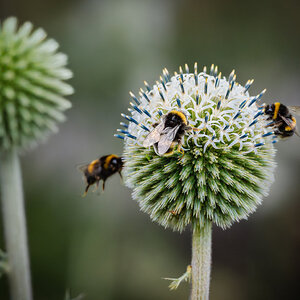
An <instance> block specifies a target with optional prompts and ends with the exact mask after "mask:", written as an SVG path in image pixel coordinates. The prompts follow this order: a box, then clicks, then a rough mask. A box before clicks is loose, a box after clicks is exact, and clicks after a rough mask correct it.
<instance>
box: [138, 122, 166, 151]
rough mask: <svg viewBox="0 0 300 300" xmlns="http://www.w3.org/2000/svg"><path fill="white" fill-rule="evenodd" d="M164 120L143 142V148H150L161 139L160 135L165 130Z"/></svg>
mask: <svg viewBox="0 0 300 300" xmlns="http://www.w3.org/2000/svg"><path fill="white" fill-rule="evenodd" d="M164 126H165V123H164V119H163V120H162V121H161V122H160V123H159V124H158V125H157V126H156V127H155V128H154V129H153V130H152V131H151V132H150V133H149V134H148V135H147V137H146V138H145V140H144V142H143V147H149V146H152V145H153V144H155V143H157V142H158V141H159V139H160V135H161V133H162V131H163V130H164Z"/></svg>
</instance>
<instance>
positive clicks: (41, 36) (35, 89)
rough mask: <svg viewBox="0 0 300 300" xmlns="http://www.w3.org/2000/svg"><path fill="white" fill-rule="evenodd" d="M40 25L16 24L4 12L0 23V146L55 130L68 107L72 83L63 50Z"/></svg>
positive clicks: (26, 142) (23, 144) (25, 143)
mask: <svg viewBox="0 0 300 300" xmlns="http://www.w3.org/2000/svg"><path fill="white" fill-rule="evenodd" d="M46 37H47V35H46V33H45V31H44V30H43V29H40V28H39V29H36V30H34V29H33V25H32V24H31V23H30V22H25V23H24V24H22V25H21V26H20V27H19V28H18V26H17V19H16V18H14V17H10V18H8V19H6V20H4V21H3V22H2V24H0V105H1V112H0V148H1V149H2V150H7V149H10V148H12V147H15V148H19V149H20V148H21V149H23V148H27V147H29V146H32V145H34V144H36V143H37V142H38V141H40V140H43V139H45V138H46V137H47V135H48V134H49V133H50V132H56V131H57V125H56V123H57V122H61V121H64V119H65V116H64V114H63V112H64V111H65V110H66V109H68V108H70V107H71V104H70V102H69V101H68V100H66V99H65V98H64V96H67V95H70V94H72V93H73V88H72V87H71V86H70V85H68V84H66V83H64V82H63V81H64V80H66V79H69V78H71V77H72V72H71V71H70V70H68V69H67V68H65V66H66V63H67V57H66V55H64V54H62V53H59V52H57V49H58V43H57V42H56V41H54V40H53V39H47V38H46Z"/></svg>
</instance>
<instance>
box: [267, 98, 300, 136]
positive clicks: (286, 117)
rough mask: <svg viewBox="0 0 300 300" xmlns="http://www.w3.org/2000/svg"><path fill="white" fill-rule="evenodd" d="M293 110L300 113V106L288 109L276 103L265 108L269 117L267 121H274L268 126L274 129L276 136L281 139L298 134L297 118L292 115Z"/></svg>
mask: <svg viewBox="0 0 300 300" xmlns="http://www.w3.org/2000/svg"><path fill="white" fill-rule="evenodd" d="M291 110H293V111H294V112H295V113H299V106H291V107H288V106H285V105H284V104H282V103H279V102H275V103H273V104H268V105H266V106H265V108H264V113H265V114H266V115H267V116H269V117H268V118H267V120H272V122H271V123H270V124H269V125H268V126H269V127H272V128H274V133H275V135H277V136H279V137H281V138H286V137H290V136H293V135H294V133H297V132H296V130H297V127H296V118H295V117H294V116H293V115H292V114H291Z"/></svg>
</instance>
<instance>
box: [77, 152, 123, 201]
mask: <svg viewBox="0 0 300 300" xmlns="http://www.w3.org/2000/svg"><path fill="white" fill-rule="evenodd" d="M122 168H123V160H122V157H118V156H116V155H114V154H110V155H105V156H102V157H100V158H99V159H96V160H93V161H92V162H91V163H89V164H87V165H85V166H83V167H81V168H80V169H81V170H82V171H83V174H84V176H85V180H86V184H87V186H86V188H85V194H86V193H87V192H88V189H89V187H90V186H91V185H93V184H95V183H96V187H98V186H99V182H100V180H102V181H103V190H104V188H105V181H106V179H107V178H108V177H110V176H111V175H113V174H115V173H117V172H118V173H119V174H120V176H121V177H122V175H121V170H122ZM85 194H84V195H85Z"/></svg>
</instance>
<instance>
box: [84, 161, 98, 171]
mask: <svg viewBox="0 0 300 300" xmlns="http://www.w3.org/2000/svg"><path fill="white" fill-rule="evenodd" d="M97 163H99V159H96V160H93V161H92V162H91V163H90V164H89V165H88V168H87V170H88V172H89V173H92V172H93V170H94V166H95V164H97Z"/></svg>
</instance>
